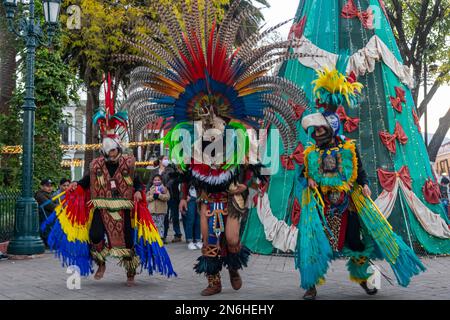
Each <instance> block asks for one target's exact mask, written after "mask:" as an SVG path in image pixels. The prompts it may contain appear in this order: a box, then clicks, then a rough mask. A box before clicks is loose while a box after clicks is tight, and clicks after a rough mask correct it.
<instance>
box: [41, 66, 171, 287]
mask: <svg viewBox="0 0 450 320" xmlns="http://www.w3.org/2000/svg"><path fill="white" fill-rule="evenodd" d="M94 121H95V122H97V123H98V124H99V126H100V129H101V132H102V133H103V142H102V143H103V145H102V153H103V155H102V156H100V157H98V158H96V159H94V160H93V162H92V163H91V166H90V172H89V174H87V175H86V176H85V177H84V178H83V179H82V180H80V181H78V185H77V186H76V189H69V190H68V191H66V192H65V197H64V199H63V200H61V201H60V203H59V205H58V207H57V208H56V210H55V212H54V213H53V214H52V215H51V216H50V217H49V219H48V220H47V221H46V222H45V223H44V224H43V225H42V226H41V228H46V226H47V225H49V224H53V223H54V225H53V227H52V229H51V232H50V234H49V237H48V245H49V247H50V249H51V250H53V251H54V252H55V254H56V255H57V256H58V257H59V258H60V259H61V261H62V264H63V266H71V265H75V266H78V267H79V269H80V273H81V275H84V276H86V275H89V274H90V273H91V272H93V268H92V262H93V261H95V263H96V264H97V265H99V270H101V269H102V270H103V271H102V272H104V266H105V261H106V257H107V256H113V257H117V258H119V264H120V265H122V266H123V267H124V268H125V270H126V272H127V277H128V280H129V281H132V280H133V279H134V275H135V274H136V269H137V268H138V267H139V266H141V267H142V268H144V269H146V270H148V272H149V274H152V273H153V272H154V271H156V272H159V273H161V274H165V275H167V276H168V277H170V276H176V274H175V272H174V270H173V268H172V264H171V261H170V259H169V256H168V254H167V252H166V250H165V248H164V247H163V243H162V241H161V238H160V237H159V234H158V231H157V229H156V228H155V226H154V223H153V220H152V217H151V214H150V212H149V211H148V209H147V202H146V199H145V192H144V191H145V190H142V185H141V184H140V183H139V179H138V178H137V177H134V176H135V174H134V169H135V165H134V157H133V156H128V155H123V154H122V147H121V143H120V139H119V136H118V135H117V134H116V133H115V132H116V130H117V129H118V128H119V127H122V128H124V127H125V129H126V123H127V114H126V112H117V113H115V111H114V101H113V98H112V92H111V79H110V77H109V75H108V82H107V85H105V110H104V111H99V112H97V113H96V114H95V115H94ZM113 149H116V150H117V151H118V153H117V157H116V158H115V159H111V158H110V151H111V150H113ZM135 192H140V193H141V197H142V200H140V201H134V199H133V195H134V194H135ZM96 278H101V275H100V274H99V271H97V273H96Z"/></svg>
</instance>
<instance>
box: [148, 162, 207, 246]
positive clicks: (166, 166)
mask: <svg viewBox="0 0 450 320" xmlns="http://www.w3.org/2000/svg"><path fill="white" fill-rule="evenodd" d="M180 185H181V180H180V176H179V174H177V169H176V167H175V166H174V165H172V164H170V163H169V160H168V158H167V157H166V156H161V157H159V159H158V160H156V161H155V163H154V169H152V170H151V172H150V179H149V182H148V184H147V190H148V191H147V200H148V202H149V209H150V212H151V213H152V216H153V221H154V222H155V224H156V226H157V228H158V230H159V233H160V236H161V238H162V240H163V241H164V243H166V244H167V243H168V239H167V236H168V231H169V226H170V222H172V226H173V231H174V237H173V239H172V242H180V241H182V232H181V226H180V222H181V224H182V225H183V230H184V234H185V239H186V242H187V243H188V248H189V249H190V250H195V249H201V248H202V242H201V237H200V216H199V212H198V201H197V193H196V190H195V188H193V187H191V188H190V189H189V194H188V197H187V200H188V207H187V211H186V212H180V211H179V209H178V206H179V204H180Z"/></svg>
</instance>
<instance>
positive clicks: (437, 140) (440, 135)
mask: <svg viewBox="0 0 450 320" xmlns="http://www.w3.org/2000/svg"><path fill="white" fill-rule="evenodd" d="M449 128H450V107H449V108H448V110H447V113H446V114H445V116H443V117H442V118H440V119H439V127H438V129H437V130H436V133H435V134H434V135H433V138H432V139H431V141H430V143H429V145H428V155H429V156H430V160H431V161H433V162H434V161H436V156H437V154H438V152H439V148H440V147H441V145H442V142H443V141H444V139H445V136H446V135H447V132H448V129H449Z"/></svg>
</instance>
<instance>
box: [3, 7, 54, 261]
mask: <svg viewBox="0 0 450 320" xmlns="http://www.w3.org/2000/svg"><path fill="white" fill-rule="evenodd" d="M3 5H4V6H5V10H6V18H7V21H8V29H9V30H10V31H11V32H14V33H15V34H16V35H17V36H19V37H20V38H22V39H24V41H25V44H26V52H27V56H26V86H25V88H26V96H25V103H24V105H23V143H22V194H21V196H20V198H19V199H18V201H17V203H16V219H15V226H14V237H13V239H12V240H11V242H10V243H9V246H8V253H10V254H16V255H31V254H37V253H43V252H44V251H45V247H44V243H43V242H42V239H41V238H40V237H39V217H38V210H37V203H36V201H35V200H34V198H33V193H32V186H33V152H34V116H35V109H36V105H35V96H34V71H35V68H34V64H35V55H36V47H37V46H38V44H39V42H41V39H42V35H43V33H42V29H41V27H40V23H39V21H36V20H35V11H34V6H35V4H34V0H30V3H29V14H28V16H27V17H21V18H20V19H19V21H18V26H17V27H16V26H15V23H14V15H15V13H16V10H17V0H3ZM43 5H44V16H45V21H46V25H47V33H48V38H49V41H50V39H51V37H52V36H53V35H54V33H55V29H56V27H57V21H58V16H59V8H60V5H61V1H60V0H43Z"/></svg>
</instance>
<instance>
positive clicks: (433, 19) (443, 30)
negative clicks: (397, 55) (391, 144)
mask: <svg viewBox="0 0 450 320" xmlns="http://www.w3.org/2000/svg"><path fill="white" fill-rule="evenodd" d="M385 2H386V9H387V13H388V16H389V20H390V22H391V26H392V29H393V31H394V34H395V37H396V40H397V43H398V45H399V48H400V52H401V54H402V57H403V60H404V61H405V64H406V65H408V66H411V67H412V69H413V72H414V79H415V81H416V82H415V87H414V88H413V96H414V101H415V103H416V105H417V111H418V115H419V117H421V116H422V115H423V114H424V112H425V110H426V108H427V106H428V104H429V102H430V101H431V100H432V99H433V97H434V95H435V93H436V92H437V90H438V89H439V88H440V87H441V86H442V85H443V84H445V83H447V84H448V83H449V82H450V42H449V31H448V30H449V29H450V0H408V1H400V0H387V1H385ZM425 68H427V71H428V75H427V80H428V81H427V83H429V81H430V80H431V84H430V85H429V86H428V92H427V94H426V96H425V97H424V99H423V100H422V101H421V102H420V103H419V101H418V97H419V88H420V86H422V85H423V83H424V76H423V75H424V69H425ZM436 108H442V109H446V110H447V112H446V114H445V116H444V117H442V118H441V119H440V120H439V127H438V129H437V131H436V133H435V134H434V136H433V139H432V140H431V141H430V144H429V145H428V153H429V156H430V159H431V160H432V161H434V160H435V158H436V155H437V152H438V150H439V147H440V146H441V144H442V141H443V140H444V138H445V135H446V134H447V132H448V130H449V128H450V105H443V106H436Z"/></svg>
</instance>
